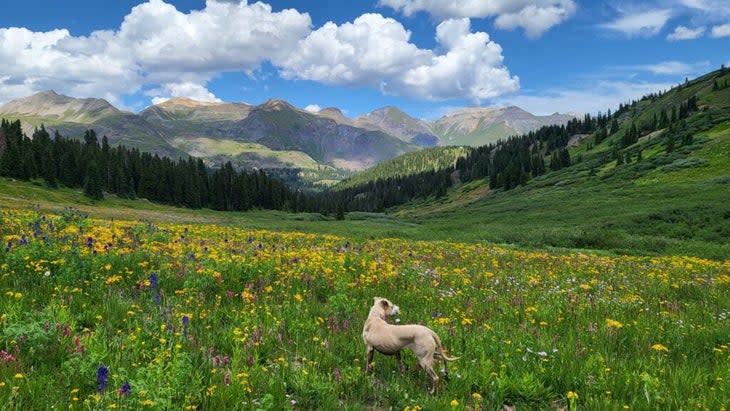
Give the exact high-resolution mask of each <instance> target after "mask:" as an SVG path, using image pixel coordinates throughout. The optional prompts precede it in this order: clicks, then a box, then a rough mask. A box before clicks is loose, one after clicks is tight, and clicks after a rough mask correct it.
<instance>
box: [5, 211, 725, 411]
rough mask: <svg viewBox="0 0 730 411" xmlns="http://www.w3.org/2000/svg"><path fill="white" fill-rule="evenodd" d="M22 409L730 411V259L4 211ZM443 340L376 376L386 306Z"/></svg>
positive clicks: (15, 400) (380, 368) (11, 403)
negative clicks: (446, 372)
mask: <svg viewBox="0 0 730 411" xmlns="http://www.w3.org/2000/svg"><path fill="white" fill-rule="evenodd" d="M0 239H1V240H2V244H1V247H0V404H3V408H4V409H12V410H29V409H52V408H55V409H84V410H88V409H93V410H96V409H100V410H101V409H103V410H106V409H128V410H137V409H160V410H166V409H188V410H193V409H206V410H223V409H226V410H228V409H242V410H248V409H251V410H286V409H322V410H327V409H347V410H358V409H361V410H374V409H394V410H411V411H412V410H420V409H423V410H452V409H453V410H499V409H503V408H504V407H505V406H508V407H516V409H518V410H521V409H561V410H568V409H569V410H575V409H585V410H622V409H632V410H641V409H657V410H668V409H686V410H690V409H693V410H694V409H700V410H703V409H706V410H722V409H724V408H723V407H727V404H730V261H713V260H703V259H699V258H693V257H627V256H605V255H598V254H589V253H584V252H568V251H530V250H522V249H517V248H509V247H502V246H496V245H490V244H477V243H470V244H466V243H449V242H435V241H434V242H415V241H405V240H399V239H378V240H375V239H370V240H368V239H356V238H347V237H346V236H342V237H339V236H331V235H314V234H305V233H296V232H271V231H251V230H248V229H245V228H240V227H230V226H228V227H225V226H214V225H202V224H190V225H174V224H152V223H148V222H140V221H123V220H117V221H112V220H95V219H91V218H88V217H86V216H85V215H83V214H82V213H80V212H78V211H75V210H67V211H66V212H63V213H59V214H40V213H37V212H30V211H24V210H15V211H12V210H4V211H0ZM376 296H380V297H386V298H388V299H390V300H391V301H393V302H394V303H395V304H397V305H399V306H400V307H401V310H402V312H401V315H400V317H399V318H397V319H394V321H398V320H399V321H400V323H402V324H405V323H421V324H424V325H427V326H429V327H431V328H433V329H434V330H435V331H436V332H437V333H438V334H439V335H440V337H441V340H442V342H443V344H444V347H445V348H446V350H447V352H448V354H449V355H450V356H458V357H460V358H459V359H458V360H457V361H454V362H451V363H450V364H449V365H450V375H451V379H450V381H448V382H444V383H443V384H442V386H441V388H440V390H439V391H438V392H437V393H436V394H435V395H429V394H428V387H429V384H430V380H429V378H428V377H427V376H426V375H425V373H424V372H423V371H422V370H420V369H418V367H417V366H416V363H415V356H414V355H413V354H412V353H410V352H404V361H405V363H406V364H407V366H408V369H407V370H406V371H405V372H404V373H401V372H400V371H399V369H398V366H397V364H396V361H395V359H394V358H393V357H387V356H383V355H380V354H376V356H375V369H374V370H375V371H374V373H373V374H372V375H365V373H364V369H365V364H364V362H365V345H364V343H363V341H362V338H361V331H362V325H363V323H364V321H365V317H366V315H367V313H368V310H369V308H370V305H371V304H372V301H373V297H376Z"/></svg>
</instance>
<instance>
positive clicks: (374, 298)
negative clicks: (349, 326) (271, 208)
mask: <svg viewBox="0 0 730 411" xmlns="http://www.w3.org/2000/svg"><path fill="white" fill-rule="evenodd" d="M382 299H383V297H373V302H374V303H377V302H378V300H382Z"/></svg>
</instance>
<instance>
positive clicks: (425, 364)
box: [419, 357, 439, 394]
mask: <svg viewBox="0 0 730 411" xmlns="http://www.w3.org/2000/svg"><path fill="white" fill-rule="evenodd" d="M419 363H420V364H421V368H423V369H424V370H425V371H426V374H428V376H429V377H431V389H430V390H428V392H429V394H435V393H436V387H437V386H438V383H439V376H438V375H437V374H436V371H434V370H433V357H431V358H422V359H420V360H419Z"/></svg>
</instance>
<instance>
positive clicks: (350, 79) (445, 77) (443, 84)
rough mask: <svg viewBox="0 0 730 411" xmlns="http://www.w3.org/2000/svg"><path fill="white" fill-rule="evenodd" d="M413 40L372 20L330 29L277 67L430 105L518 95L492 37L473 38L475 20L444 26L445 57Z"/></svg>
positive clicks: (286, 73)
mask: <svg viewBox="0 0 730 411" xmlns="http://www.w3.org/2000/svg"><path fill="white" fill-rule="evenodd" d="M410 36H411V33H410V32H409V31H407V30H406V29H405V28H404V27H403V26H402V25H401V24H400V23H399V22H397V21H396V20H394V19H391V18H386V17H383V16H382V15H380V14H365V15H362V16H360V17H358V18H357V19H355V21H353V22H352V23H345V24H342V25H340V26H338V25H336V24H334V23H327V24H325V25H324V26H322V27H321V28H320V29H318V30H315V31H314V32H312V33H311V34H310V35H309V36H308V37H307V38H306V39H304V40H302V41H301V42H300V43H299V47H298V48H297V49H296V50H295V51H294V52H293V53H292V54H291V55H290V56H288V57H287V58H286V59H283V60H281V61H275V63H277V64H278V65H280V66H281V67H282V76H283V77H284V78H289V79H305V80H314V81H319V82H322V83H325V84H332V85H346V86H360V87H362V86H364V87H374V88H379V89H380V90H381V91H382V92H383V93H386V94H391V95H401V96H409V97H415V98H423V99H429V100H441V99H450V98H467V99H471V100H473V101H480V100H483V99H487V98H491V97H495V96H498V95H501V94H505V93H509V92H512V91H516V90H517V89H518V88H519V79H518V78H517V77H513V76H511V75H510V73H509V70H508V69H507V68H506V67H505V66H504V64H503V60H504V58H503V56H502V48H501V47H500V46H499V45H498V44H497V43H495V42H493V41H491V40H490V39H489V35H487V33H483V32H477V33H471V32H470V23H469V19H466V18H464V19H458V20H447V21H445V22H442V23H441V24H439V26H438V27H437V28H436V40H437V42H438V43H439V45H440V49H443V52H440V53H437V52H436V51H434V50H429V49H420V48H418V47H417V46H416V45H414V44H413V43H411V42H410Z"/></svg>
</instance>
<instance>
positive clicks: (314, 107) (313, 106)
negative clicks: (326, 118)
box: [304, 104, 322, 113]
mask: <svg viewBox="0 0 730 411" xmlns="http://www.w3.org/2000/svg"><path fill="white" fill-rule="evenodd" d="M304 110H305V111H308V112H310V113H319V112H320V111H322V107H320V106H319V104H310V105H308V106H307V107H304Z"/></svg>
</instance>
